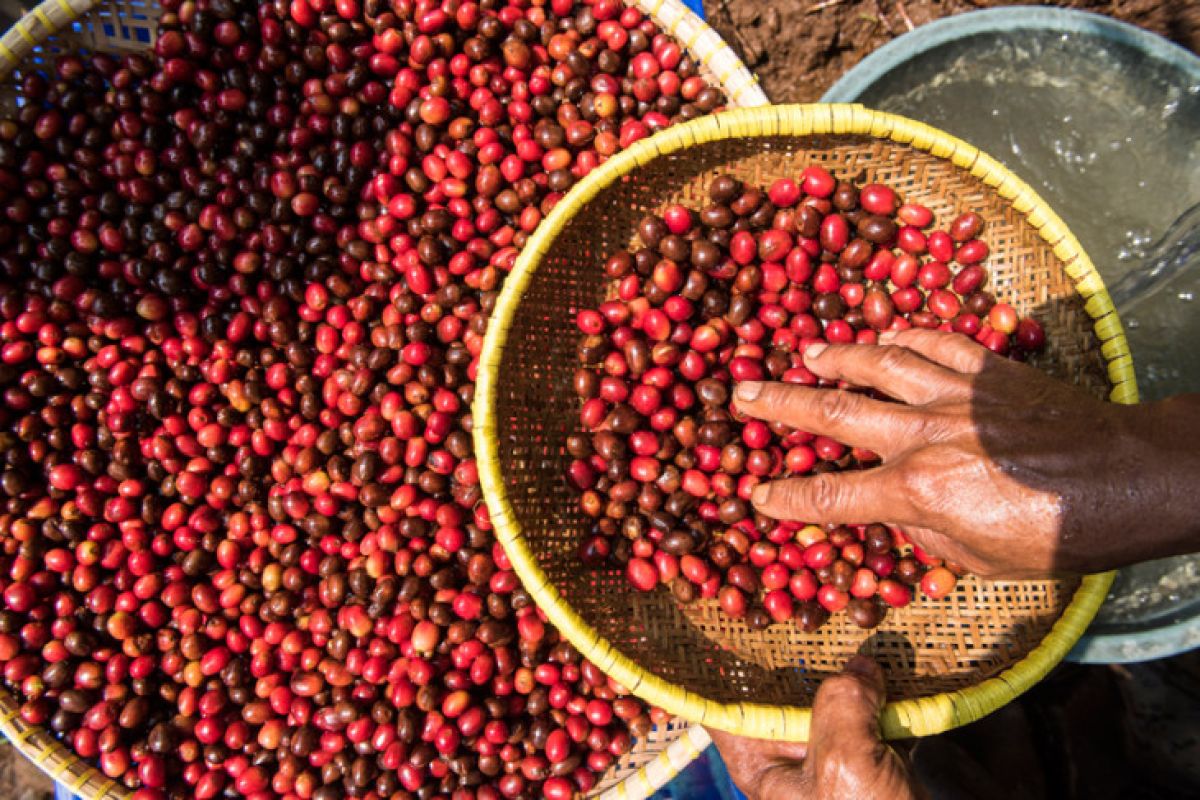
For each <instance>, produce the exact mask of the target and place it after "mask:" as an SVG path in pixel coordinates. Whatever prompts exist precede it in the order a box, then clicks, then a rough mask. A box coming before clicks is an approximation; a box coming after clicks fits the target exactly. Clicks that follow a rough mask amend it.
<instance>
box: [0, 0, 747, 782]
mask: <svg viewBox="0 0 1200 800" xmlns="http://www.w3.org/2000/svg"><path fill="white" fill-rule="evenodd" d="M624 2H626V3H627V4H628V5H629V6H631V7H636V8H638V9H640V10H641V11H642V12H643V13H644V14H645V15H646V16H647V17H649V18H650V19H652V20H654V22H655V24H656V25H658V26H659V27H660V28H661V29H662V30H663V31H665V32H666V33H668V34H669V35H671V36H672V37H673V38H674V39H675V40H676V41H678V42H679V43H680V45H681V46H683V47H684V49H686V50H687V51H688V53H689V54H691V56H692V57H693V58H695V59H696V60H697V61H698V62H699V63H700V65H701V66H702V67H704V69H705V70H707V72H708V76H709V77H710V78H711V80H713V81H714V82H715V83H716V84H717V85H718V86H720V88H721V90H722V91H723V92H724V93H725V95H726V97H727V98H728V99H729V103H730V105H731V106H738V107H750V106H765V105H766V104H767V97H766V95H765V94H763V91H762V88H761V87H760V86H759V84H758V79H757V78H756V77H755V76H754V74H753V73H751V72H750V70H748V69H747V68H746V66H745V64H743V63H742V61H741V59H740V58H739V57H738V55H737V54H736V53H735V52H734V51H733V50H732V49H731V48H730V47H729V45H727V44H726V43H725V41H724V40H723V39H722V38H721V36H720V34H718V33H717V32H716V31H715V30H713V29H712V28H711V27H709V26H708V24H706V23H705V22H704V20H702V19H700V17H698V16H696V14H694V13H693V12H692V11H691V10H690V9H689V8H687V6H685V5H684V4H683V3H682V2H680V0H624ZM154 5H155V3H154V2H153V0H150V2H149V3H148V4H147V7H141V6H130V5H128V4H125V3H121V2H117V1H116V0H109V2H103V1H102V0H43V2H42V3H40V4H39V5H37V6H36V7H34V8H33V9H32V10H30V11H29V12H28V13H26V14H25V16H23V17H22V18H21V19H19V20H17V21H16V22H15V23H13V25H12V27H10V28H9V29H8V30H7V31H6V32H4V34H3V35H2V36H0V78H6V77H7V76H8V75H9V74H10V73H11V72H12V71H13V70H15V69H17V68H18V67H19V66H20V65H21V63H22V62H23V61H24V60H25V59H26V58H27V57H28V56H30V55H31V54H32V53H33V52H34V51H35V50H36V49H37V48H39V47H45V46H47V45H49V46H50V47H54V46H55V45H54V42H53V41H52V40H53V39H54V37H56V36H59V37H65V39H66V41H65V42H64V41H63V38H60V39H59V43H60V44H78V45H81V46H82V47H84V48H85V49H87V50H91V51H116V52H121V51H128V50H130V49H133V50H142V49H145V48H147V47H149V45H148V44H147V43H145V42H143V41H140V40H138V39H136V38H134V37H133V33H132V32H133V31H134V30H135V29H142V28H147V27H149V28H151V29H153V28H154V27H155V26H156V24H157V22H156V20H157V13H156V12H155V11H154V10H152V7H153V6H154ZM105 11H108V12H109V14H110V16H107V17H105V18H104V20H103V21H106V22H108V23H110V24H111V23H115V24H111V32H109V31H107V30H102V29H101V21H96V22H95V23H94V24H92V25H90V26H89V25H88V20H89V19H95V18H94V17H89V15H91V14H92V13H93V12H98V13H104V12H105ZM79 20H84V27H83V29H82V30H77V31H76V30H72V24H73V23H74V22H76V21H79ZM18 714H19V705H18V704H17V702H16V700H15V698H13V697H12V696H11V695H10V694H9V693H8V692H6V691H5V690H4V689H3V688H2V687H0V734H3V735H4V737H5V738H7V739H8V740H9V742H11V743H12V745H13V747H15V748H16V749H17V751H18V752H20V753H21V754H22V755H24V756H25V757H26V758H28V759H29V760H30V761H32V762H33V763H34V764H35V765H36V766H37V767H38V768H40V769H41V770H42V771H43V772H44V773H45V774H46V775H47V776H49V777H50V778H51V779H53V780H55V781H56V782H60V783H62V785H64V786H66V787H68V788H70V789H71V791H72V792H73V793H74V794H76V795H78V796H80V797H85V798H90V800H119V799H120V798H126V797H128V796H129V795H130V792H129V791H128V789H126V788H125V787H124V786H122V785H121V784H120V783H118V782H117V781H116V780H113V779H111V778H108V777H107V776H105V775H104V774H103V773H101V772H100V771H99V770H98V769H96V768H95V767H94V766H93V765H92V764H90V763H89V762H87V761H85V760H84V759H81V758H79V757H78V756H76V755H75V753H74V752H72V751H71V750H70V748H67V747H65V746H63V745H62V744H61V743H59V742H58V741H57V740H55V739H54V738H53V737H51V736H50V734H49V733H48V732H47V731H46V730H45V729H43V728H41V727H38V726H31V725H26V724H24V723H22V722H21V721H20V719H19V716H18ZM710 743H711V740H710V739H709V737H708V733H707V732H706V731H705V730H704V729H703V728H700V727H698V726H695V725H693V726H691V727H689V728H688V729H687V730H685V731H683V732H682V733H679V734H678V736H676V738H674V739H672V740H671V741H670V742H669V743H667V744H666V745H665V746H663V745H658V747H659V748H660V749H659V750H658V751H657V752H656V754H655V755H654V756H653V758H651V759H650V760H648V761H646V762H645V763H643V764H642V765H641V766H639V767H637V768H636V769H633V770H631V771H628V772H626V770H629V767H626V766H623V765H622V766H621V767H620V768H618V767H617V766H614V767H613V768H612V769H613V770H616V771H617V772H618V774H622V773H624V777H622V778H618V780H619V783H617V784H616V785H615V786H611V787H609V788H607V789H604V790H603V791H598V792H597V794H598V797H599V798H600V800H642V798H646V797H650V796H651V795H653V794H654V793H655V792H656V791H658V790H659V789H660V788H662V787H663V786H665V785H666V784H667V783H669V782H670V781H671V780H672V779H673V778H674V777H675V776H676V775H678V774H679V772H681V771H682V770H683V768H684V767H686V766H687V765H688V764H690V763H691V762H692V761H693V760H694V759H695V758H696V757H697V756H698V755H700V753H701V752H702V751H703V750H704V749H705V748H706V747H708V745H709V744H710ZM651 752H654V751H651ZM606 782H607V781H604V780H602V785H603V784H604V783H606Z"/></svg>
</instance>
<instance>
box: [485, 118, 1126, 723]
mask: <svg viewBox="0 0 1200 800" xmlns="http://www.w3.org/2000/svg"><path fill="white" fill-rule="evenodd" d="M814 163H815V164H821V165H823V166H824V167H825V168H826V169H828V170H830V171H831V172H832V173H833V174H834V175H835V176H837V177H839V178H844V179H857V180H860V181H864V182H865V181H879V182H882V183H886V184H888V185H890V186H892V187H893V188H895V189H896V190H897V191H898V192H899V193H900V194H901V196H902V197H903V198H904V199H905V201H906V202H919V203H923V204H925V205H926V206H928V207H930V208H931V209H933V210H934V212H935V213H936V214H937V217H938V219H942V220H948V219H950V218H952V216H953V215H955V214H957V213H959V212H961V211H965V210H969V209H970V210H976V211H978V212H980V213H981V214H982V215H983V216H984V218H985V220H986V228H985V239H986V240H987V242H988V244H989V246H990V248H991V251H992V255H991V256H990V257H989V259H988V265H989V269H990V275H991V277H990V278H989V281H990V289H991V290H992V291H993V292H995V293H996V294H997V295H998V296H999V297H1000V299H1003V300H1007V301H1008V302H1011V303H1013V304H1014V305H1015V306H1016V307H1017V308H1018V310H1019V311H1021V312H1022V313H1023V314H1029V313H1034V314H1035V315H1036V316H1037V318H1038V319H1039V320H1040V321H1041V322H1042V323H1043V324H1044V325H1045V326H1046V330H1047V341H1048V342H1049V343H1050V345H1049V350H1048V352H1047V353H1046V354H1045V356H1044V357H1042V358H1041V359H1040V361H1039V365H1040V366H1042V367H1044V368H1045V369H1047V370H1049V371H1050V372H1052V373H1053V374H1055V375H1057V376H1059V377H1061V378H1064V379H1067V380H1071V381H1074V382H1076V383H1078V384H1081V385H1082V386H1083V387H1085V388H1086V389H1087V390H1088V391H1090V392H1092V393H1094V394H1096V395H1100V396H1104V395H1106V394H1107V395H1108V397H1109V398H1111V399H1112V400H1113V401H1115V402H1121V403H1132V402H1136V400H1137V387H1136V384H1135V382H1134V376H1133V369H1132V364H1131V361H1130V356H1129V349H1128V346H1127V344H1126V342H1125V337H1124V333H1123V330H1122V327H1121V323H1120V321H1119V320H1118V318H1117V315H1116V312H1115V311H1114V310H1113V306H1112V303H1111V301H1110V299H1109V297H1108V294H1107V293H1106V291H1105V288H1104V285H1103V283H1102V281H1101V279H1100V276H1099V274H1098V273H1097V272H1096V270H1095V268H1094V267H1093V265H1092V263H1091V261H1090V260H1089V259H1088V257H1087V255H1086V254H1085V253H1084V252H1083V250H1082V249H1081V248H1080V246H1079V243H1078V242H1077V241H1076V239H1075V237H1074V236H1072V235H1071V233H1070V232H1069V231H1068V230H1067V229H1066V227H1065V226H1064V225H1063V223H1062V221H1061V220H1060V219H1059V218H1058V217H1057V216H1056V215H1055V214H1054V212H1053V211H1051V210H1050V209H1049V208H1048V207H1047V206H1046V204H1045V203H1044V202H1043V201H1042V200H1041V199H1040V198H1039V197H1038V196H1037V195H1036V194H1035V193H1034V192H1033V190H1032V189H1030V188H1029V187H1028V186H1027V185H1025V184H1024V183H1022V182H1021V181H1020V180H1019V179H1018V178H1017V177H1016V176H1014V175H1013V174H1012V173H1010V172H1009V171H1008V170H1006V169H1005V168H1004V167H1003V166H1001V165H1000V164H999V163H998V162H997V161H995V160H994V159H992V158H991V157H989V156H987V155H985V154H983V153H980V152H979V151H978V150H976V149H975V148H973V147H971V146H970V145H968V144H967V143H965V142H963V141H960V140H958V139H955V138H953V137H951V136H949V135H947V134H944V133H942V132H940V131H937V130H935V129H933V128H930V127H929V126H926V125H923V124H920V123H916V122H913V121H911V120H907V119H904V118H900V117H896V116H893V115H889V114H883V113H878V112H873V111H869V110H867V109H865V108H862V107H861V106H852V105H811V106H778V107H769V108H761V109H749V110H736V111H730V112H727V113H724V114H719V115H716V116H714V117H708V118H704V119H700V120H695V121H693V122H690V123H688V124H686V125H682V126H679V127H676V128H672V129H670V130H667V131H664V132H662V133H660V134H658V135H656V136H654V137H652V138H650V139H648V140H645V141H642V142H639V143H637V145H635V146H634V147H632V148H630V149H629V150H627V151H625V152H623V153H621V154H620V155H619V156H618V157H615V158H613V159H612V160H610V161H609V162H607V163H606V164H604V165H603V166H602V167H601V168H599V169H597V170H596V171H595V172H593V173H592V174H591V175H589V176H588V177H587V178H586V179H585V180H583V181H581V182H580V183H579V184H578V185H577V186H576V187H575V188H574V189H573V190H572V191H571V193H570V194H569V195H568V196H567V197H566V198H565V199H564V200H563V201H562V202H561V203H560V204H559V205H558V206H557V207H556V208H555V209H554V211H553V213H552V214H550V215H549V216H548V217H547V219H546V220H545V221H544V222H543V223H542V226H541V227H540V228H539V229H538V230H537V232H536V233H535V235H534V236H533V237H532V239H531V240H530V241H529V243H528V245H527V247H526V248H525V250H524V251H523V252H522V254H521V256H520V258H519V259H518V261H517V263H516V266H515V269H514V271H513V273H512V275H511V276H510V277H509V278H508V280H507V282H506V283H505V285H504V290H503V293H502V295H501V297H500V300H499V303H498V305H497V308H496V311H495V313H494V314H493V316H492V320H491V324H490V327H489V330H488V334H487V337H486V341H485V344H484V348H483V353H482V356H481V363H480V370H479V380H478V391H477V395H476V404H475V426H476V427H475V434H474V435H475V445H476V451H477V454H478V458H479V461H480V474H481V479H482V484H483V489H484V493H485V497H486V499H487V503H488V508H489V510H490V512H491V518H492V521H493V523H494V524H495V526H496V530H497V535H498V537H499V539H500V541H501V542H502V543H503V545H504V547H505V548H506V550H507V552H508V554H509V556H510V558H511V559H512V562H513V564H514V565H515V568H516V570H517V572H518V573H519V574H520V576H521V578H522V579H523V581H524V583H525V587H526V589H528V590H529V591H530V593H531V594H532V595H533V597H534V599H535V600H536V601H537V603H538V605H539V606H541V607H542V608H543V609H545V610H546V611H547V613H548V614H549V616H550V619H551V620H552V621H553V622H554V624H556V625H557V626H558V627H559V629H560V630H562V631H563V632H565V633H566V634H567V635H568V636H569V637H570V638H571V641H572V642H573V643H574V644H575V646H576V647H577V648H579V650H580V651H581V652H583V653H584V655H585V656H586V657H587V658H589V659H591V660H592V661H593V662H595V663H596V664H597V665H599V666H601V668H603V669H605V670H606V671H607V672H608V674H609V675H611V676H612V677H613V678H614V679H616V680H617V681H619V682H620V683H622V684H623V685H625V686H628V687H629V688H630V689H631V690H632V691H633V692H635V693H636V694H637V695H639V696H640V697H642V698H643V699H645V700H647V701H648V702H651V703H654V704H656V705H659V706H661V707H663V708H664V709H666V710H667V711H669V712H671V713H673V714H676V715H679V716H680V717H682V718H684V719H687V720H690V721H692V722H698V723H702V724H704V725H708V726H713V727H716V728H718V729H721V730H724V731H729V732H731V733H737V734H742V735H746V736H753V737H758V738H768V739H780V740H793V741H803V740H806V739H807V737H808V731H809V721H810V714H809V709H808V708H807V707H806V706H807V705H808V704H809V703H810V701H811V699H812V696H813V693H814V692H815V690H816V687H817V685H818V684H819V683H820V681H821V680H822V679H823V678H824V677H826V676H828V675H830V674H832V673H835V672H837V671H839V670H840V668H841V667H842V665H843V664H844V663H845V661H846V660H847V659H848V658H849V657H850V656H851V655H853V654H854V653H856V652H860V651H862V652H867V653H870V654H872V655H873V656H874V657H875V658H876V659H878V660H879V661H880V662H881V663H882V664H883V665H884V667H885V671H886V673H887V679H888V696H889V698H890V699H891V702H890V703H889V704H888V705H887V707H886V710H885V712H884V715H883V720H882V722H883V730H884V733H885V735H886V736H888V737H893V738H898V737H904V736H923V735H929V734H934V733H939V732H941V731H945V730H947V729H949V728H952V727H955V726H957V725H962V724H964V723H967V722H970V721H972V720H975V719H978V718H980V717H982V716H984V715H985V714H987V713H989V712H991V711H994V710H995V709H997V708H999V707H1000V706H1002V705H1004V704H1005V703H1007V702H1008V701H1010V700H1012V699H1013V698H1014V697H1016V696H1017V695H1018V694H1020V693H1021V692H1023V691H1024V690H1026V689H1028V688H1029V687H1030V686H1031V685H1033V684H1034V683H1035V682H1037V681H1038V680H1040V679H1041V678H1042V677H1043V676H1044V675H1045V674H1046V673H1047V672H1048V671H1049V670H1050V668H1051V667H1053V666H1054V665H1055V664H1056V663H1058V661H1059V660H1061V659H1062V657H1063V656H1064V655H1065V654H1066V653H1067V651H1068V650H1069V649H1070V648H1071V646H1072V644H1073V643H1074V642H1075V641H1076V639H1077V638H1078V637H1079V636H1080V635H1081V634H1082V633H1083V630H1084V628H1086V627H1087V625H1088V623H1089V621H1090V620H1091V619H1092V616H1093V615H1094V613H1095V612H1096V610H1097V608H1098V607H1099V605H1100V603H1101V602H1102V601H1103V599H1104V596H1105V593H1106V591H1107V589H1108V587H1109V584H1110V583H1111V581H1112V574H1111V573H1109V574H1103V575H1093V576H1089V577H1085V578H1082V579H1081V580H1080V579H1070V580H1038V581H992V582H985V581H982V580H979V579H976V578H970V577H968V578H966V579H964V580H962V581H960V583H959V588H958V589H957V590H956V591H955V592H954V593H952V594H951V595H950V596H949V597H947V598H945V599H944V600H940V601H932V600H928V599H923V600H920V601H917V602H914V603H913V604H912V605H910V606H908V607H907V608H904V609H901V610H900V611H898V612H897V611H893V612H892V613H890V614H889V616H888V618H887V620H886V621H885V622H884V624H883V625H882V626H881V627H880V628H879V629H878V630H876V631H873V632H867V631H863V630H861V629H858V628H856V627H855V626H854V625H853V624H851V623H850V622H849V621H848V620H847V618H846V615H844V614H841V615H834V617H833V619H832V620H831V621H830V622H829V623H828V624H827V625H826V626H825V627H823V628H822V629H820V630H819V631H817V632H816V633H814V634H806V633H804V632H803V631H802V630H801V629H800V628H799V627H798V626H797V625H795V624H794V623H784V624H781V625H774V626H771V627H770V628H768V629H767V630H765V631H761V632H757V633H756V632H752V631H750V630H749V629H748V628H747V627H746V626H745V624H744V623H742V622H741V621H735V620H731V619H729V618H727V617H724V616H723V615H721V614H720V613H719V612H718V610H717V608H716V603H715V601H707V602H700V603H697V604H693V605H691V606H688V607H687V608H681V607H679V606H678V605H677V604H676V602H675V601H674V600H673V599H672V598H671V596H670V593H669V592H668V591H667V590H666V589H661V588H660V589H659V590H657V591H655V592H652V593H650V594H642V593H640V592H635V591H633V590H631V589H630V587H629V585H628V583H627V581H626V579H625V577H624V575H623V573H622V571H621V570H619V569H607V570H605V569H601V570H592V569H585V568H583V567H582V566H581V565H580V564H579V562H578V557H577V555H576V554H577V546H578V542H579V540H580V537H581V536H582V535H583V534H584V533H585V532H586V530H587V525H586V523H585V519H584V517H583V515H582V512H580V511H579V510H578V500H577V496H576V494H575V493H574V491H573V490H572V489H570V488H569V487H568V486H567V484H566V481H565V479H564V478H563V475H564V472H565V469H564V468H565V466H566V464H567V462H568V459H569V456H567V455H566V454H565V452H564V447H563V442H564V441H565V438H566V436H567V435H568V434H569V433H571V432H573V431H574V429H575V426H576V425H577V419H578V401H577V400H576V398H575V394H574V392H573V391H572V389H571V379H572V374H573V372H574V369H575V367H576V356H575V347H576V343H577V341H578V334H577V332H576V329H575V328H574V324H573V319H574V314H573V311H574V310H576V309H581V308H588V307H593V306H594V305H595V304H596V303H597V302H598V300H599V299H600V298H602V297H603V294H604V291H605V289H606V285H607V279H606V278H605V277H604V275H603V272H602V270H601V268H600V266H601V264H602V262H603V259H604V258H605V257H607V255H609V254H611V253H612V252H613V251H614V250H616V249H618V248H623V247H627V246H629V245H630V244H631V242H633V240H634V230H635V226H636V223H637V221H638V219H639V218H640V217H641V216H642V215H644V214H646V213H647V212H651V211H659V210H661V209H662V208H663V207H665V206H666V205H668V204H670V203H675V202H680V203H684V204H685V205H692V206H693V207H700V206H701V205H703V204H706V203H707V200H702V198H703V197H706V195H705V194H704V193H705V190H706V187H707V186H708V183H709V182H710V181H711V179H712V178H713V177H714V175H716V174H718V173H722V172H731V173H733V174H734V175H736V176H737V177H739V178H741V179H743V180H745V181H747V182H750V183H752V184H753V185H756V186H766V185H768V184H769V183H770V182H771V181H773V180H774V179H776V178H779V177H795V176H797V175H798V174H799V173H800V171H801V169H802V168H803V167H804V166H805V165H808V164H814Z"/></svg>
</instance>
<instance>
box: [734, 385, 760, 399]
mask: <svg viewBox="0 0 1200 800" xmlns="http://www.w3.org/2000/svg"><path fill="white" fill-rule="evenodd" d="M762 387H763V385H762V381H742V382H741V383H739V384H738V385H737V399H738V400H746V401H750V400H753V399H755V398H756V397H758V396H759V395H760V394H762Z"/></svg>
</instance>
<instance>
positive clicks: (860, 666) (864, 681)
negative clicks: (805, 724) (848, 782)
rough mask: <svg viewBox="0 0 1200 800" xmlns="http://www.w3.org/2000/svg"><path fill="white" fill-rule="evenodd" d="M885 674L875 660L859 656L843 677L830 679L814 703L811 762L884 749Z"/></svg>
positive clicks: (847, 663)
mask: <svg viewBox="0 0 1200 800" xmlns="http://www.w3.org/2000/svg"><path fill="white" fill-rule="evenodd" d="M883 703H884V684H883V671H882V670H880V669H879V665H878V664H876V663H875V662H874V661H873V660H872V659H870V658H868V657H867V656H864V655H857V656H854V657H853V658H851V659H850V660H849V661H847V662H846V667H845V670H844V671H843V672H842V674H840V675H835V676H833V677H832V678H828V679H827V680H826V681H825V682H824V683H822V684H821V688H819V689H818V690H817V696H816V697H815V698H814V699H813V717H812V729H811V730H812V739H811V740H810V741H809V743H808V744H809V752H810V754H811V755H812V760H814V761H821V760H822V759H826V758H830V757H835V758H836V754H838V753H845V754H862V753H870V752H872V751H873V750H875V749H876V748H880V747H881V746H882V742H881V741H880V738H879V713H880V712H881V711H882V710H883Z"/></svg>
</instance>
